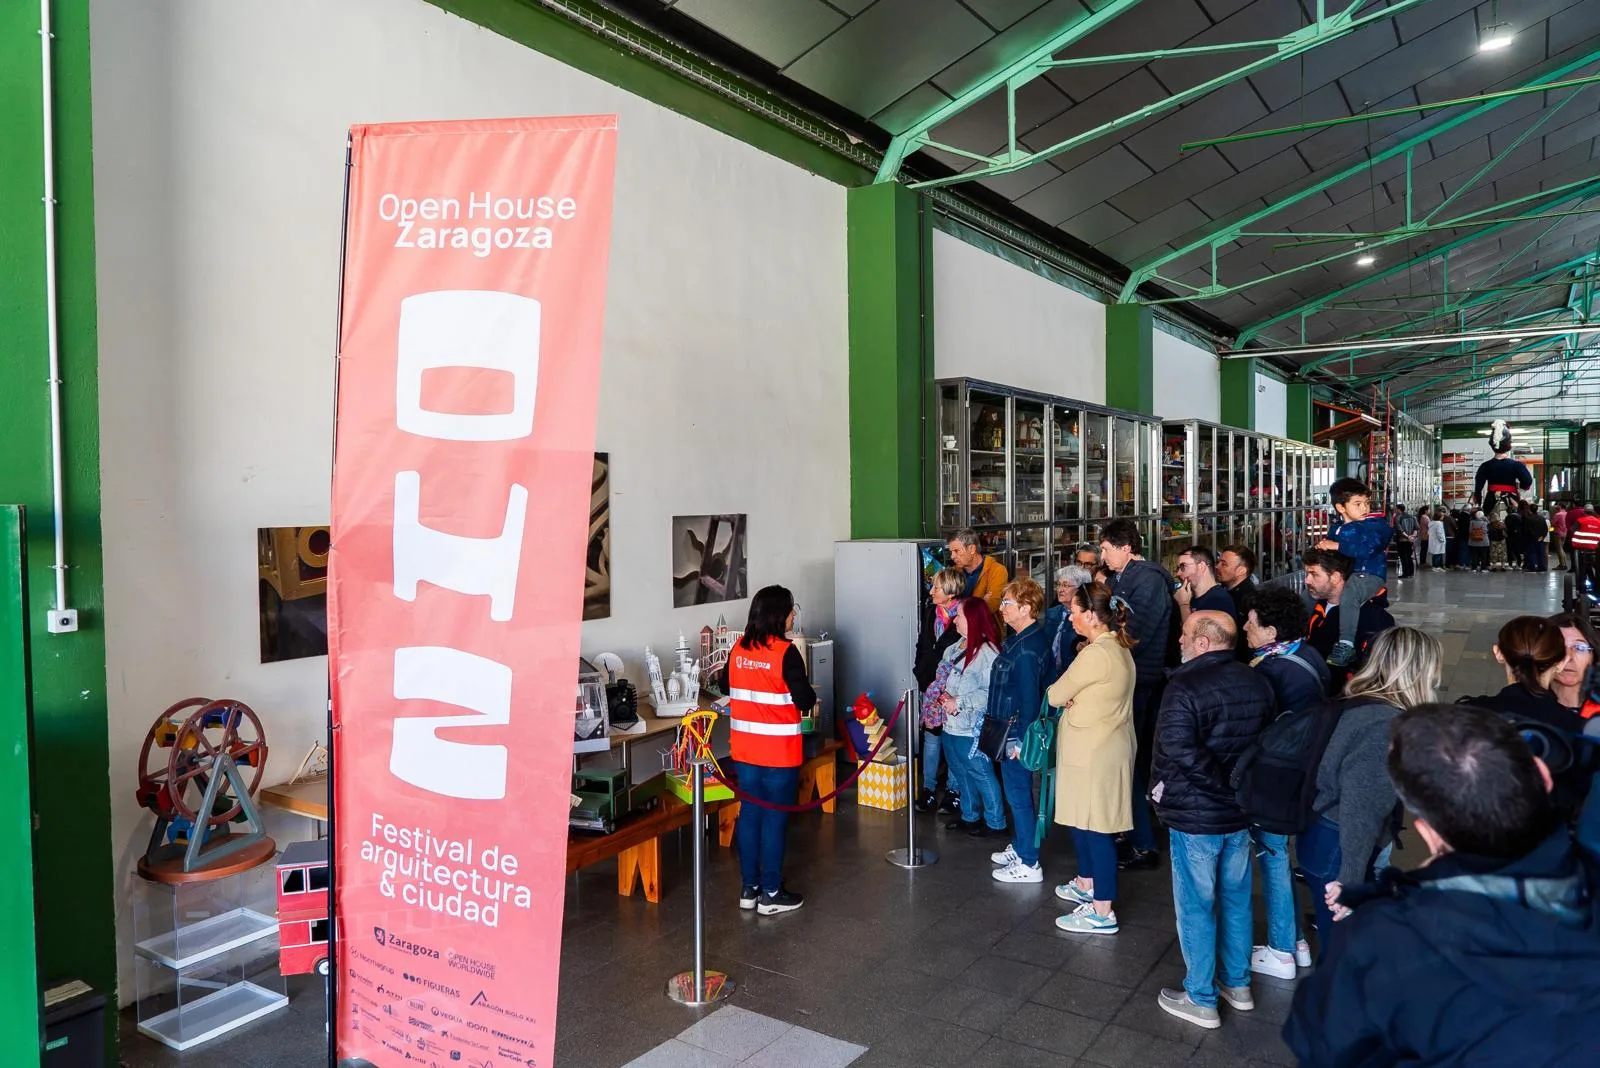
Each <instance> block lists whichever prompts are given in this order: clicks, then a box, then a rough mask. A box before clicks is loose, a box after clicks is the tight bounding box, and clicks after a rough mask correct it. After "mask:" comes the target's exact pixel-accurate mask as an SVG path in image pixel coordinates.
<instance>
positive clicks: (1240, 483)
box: [1229, 433, 1255, 512]
mask: <svg viewBox="0 0 1600 1068" xmlns="http://www.w3.org/2000/svg"><path fill="white" fill-rule="evenodd" d="M1254 440H1255V439H1253V438H1252V437H1250V435H1249V434H1240V433H1235V434H1234V435H1233V463H1232V464H1231V465H1230V466H1232V468H1233V503H1232V504H1231V505H1229V508H1231V509H1232V510H1233V511H1235V512H1242V511H1244V510H1245V509H1246V508H1248V507H1250V457H1249V455H1248V454H1247V453H1248V448H1249V446H1248V444H1247V443H1249V442H1252V441H1254Z"/></svg>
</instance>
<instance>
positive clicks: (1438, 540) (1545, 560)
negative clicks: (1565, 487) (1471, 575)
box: [1392, 497, 1600, 579]
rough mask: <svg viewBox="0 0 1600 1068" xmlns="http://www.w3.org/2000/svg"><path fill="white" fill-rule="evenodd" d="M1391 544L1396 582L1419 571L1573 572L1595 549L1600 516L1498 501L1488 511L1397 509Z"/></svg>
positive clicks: (1576, 505) (1567, 504)
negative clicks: (1582, 555)
mask: <svg viewBox="0 0 1600 1068" xmlns="http://www.w3.org/2000/svg"><path fill="white" fill-rule="evenodd" d="M1392 525H1393V534H1392V537H1393V542H1394V547H1395V553H1396V557H1397V558H1398V560H1399V562H1400V577H1401V578H1403V579H1405V578H1410V577H1411V576H1412V574H1413V573H1414V572H1415V570H1416V569H1417V568H1418V567H1427V568H1428V569H1429V570H1431V571H1473V572H1487V571H1528V572H1536V573H1544V572H1547V571H1550V570H1551V567H1550V563H1551V561H1552V560H1553V561H1555V565H1556V566H1555V568H1554V570H1556V571H1564V570H1568V569H1572V568H1574V567H1575V565H1576V562H1577V561H1578V559H1579V557H1578V555H1577V554H1578V553H1581V552H1588V553H1592V552H1594V551H1595V550H1596V549H1597V548H1600V516H1597V515H1596V514H1595V508H1594V505H1593V504H1588V503H1585V502H1583V501H1570V500H1569V501H1555V502H1551V503H1550V505H1549V507H1538V506H1536V505H1534V504H1532V503H1529V502H1528V501H1524V500H1514V499H1508V498H1504V497H1502V498H1499V499H1498V500H1496V501H1491V502H1489V505H1488V507H1487V508H1483V507H1477V506H1473V505H1463V506H1461V507H1459V508H1449V507H1446V506H1445V505H1442V504H1435V505H1426V504H1425V505H1423V506H1421V507H1420V508H1418V509H1417V510H1416V511H1415V512H1408V511H1407V510H1406V506H1405V505H1403V504H1402V505H1396V506H1395V513H1394V518H1393V523H1392Z"/></svg>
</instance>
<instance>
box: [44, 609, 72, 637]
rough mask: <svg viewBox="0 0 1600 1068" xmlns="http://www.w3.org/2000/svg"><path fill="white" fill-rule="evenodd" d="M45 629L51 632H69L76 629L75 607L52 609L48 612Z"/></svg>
mask: <svg viewBox="0 0 1600 1068" xmlns="http://www.w3.org/2000/svg"><path fill="white" fill-rule="evenodd" d="M45 629H46V630H48V631H49V632H50V633H51V634H71V633H72V632H73V631H75V630H77V629H78V610H77V609H76V608H62V609H52V610H51V611H50V613H49V617H48V621H47V622H46V623H45Z"/></svg>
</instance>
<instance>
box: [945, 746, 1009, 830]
mask: <svg viewBox="0 0 1600 1068" xmlns="http://www.w3.org/2000/svg"><path fill="white" fill-rule="evenodd" d="M948 737H949V742H948V743H947V744H946V745H945V747H944V758H945V761H946V763H948V764H949V765H950V775H951V777H952V779H953V780H954V781H955V782H957V783H959V784H960V785H959V786H958V787H957V789H959V790H960V791H961V818H962V819H964V820H966V821H967V822H968V823H977V822H978V821H979V820H980V819H981V820H983V821H984V822H985V823H987V824H988V825H989V827H990V829H991V830H996V831H998V830H1002V829H1004V828H1005V825H1006V810H1005V803H1004V802H1003V801H1001V800H1000V781H999V780H998V779H996V778H995V777H994V761H992V760H990V759H989V758H988V757H987V756H985V755H984V754H983V753H981V752H979V751H978V740H977V738H976V737H972V736H969V735H962V734H952V735H949V736H948ZM957 765H959V766H960V767H959V770H958V768H957Z"/></svg>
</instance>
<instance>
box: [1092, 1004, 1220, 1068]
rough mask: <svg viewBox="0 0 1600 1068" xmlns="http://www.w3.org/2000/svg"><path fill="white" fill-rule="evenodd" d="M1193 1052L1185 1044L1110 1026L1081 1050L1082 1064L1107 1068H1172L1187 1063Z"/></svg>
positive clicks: (1191, 1046) (1192, 1049) (1190, 1046)
mask: <svg viewBox="0 0 1600 1068" xmlns="http://www.w3.org/2000/svg"><path fill="white" fill-rule="evenodd" d="M1157 1011H1160V1010H1157ZM1194 1050H1195V1048H1194V1046H1193V1045H1192V1044H1190V1043H1188V1042H1173V1041H1171V1040H1169V1039H1165V1038H1157V1037H1156V1036H1155V1035H1152V1034H1147V1033H1146V1032H1143V1031H1135V1030H1132V1029H1130V1028H1127V1027H1119V1026H1117V1025H1116V1024H1112V1025H1110V1026H1109V1027H1107V1028H1106V1029H1105V1030H1104V1031H1101V1032H1100V1035H1099V1037H1098V1038H1096V1039H1095V1040H1094V1043H1093V1044H1092V1045H1091V1046H1090V1047H1089V1048H1088V1049H1087V1050H1085V1051H1084V1054H1083V1061H1082V1063H1084V1064H1102V1065H1107V1066H1108V1068H1172V1066H1175V1065H1181V1064H1188V1063H1189V1060H1190V1058H1191V1057H1192V1056H1193V1055H1194Z"/></svg>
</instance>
